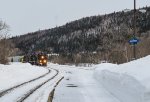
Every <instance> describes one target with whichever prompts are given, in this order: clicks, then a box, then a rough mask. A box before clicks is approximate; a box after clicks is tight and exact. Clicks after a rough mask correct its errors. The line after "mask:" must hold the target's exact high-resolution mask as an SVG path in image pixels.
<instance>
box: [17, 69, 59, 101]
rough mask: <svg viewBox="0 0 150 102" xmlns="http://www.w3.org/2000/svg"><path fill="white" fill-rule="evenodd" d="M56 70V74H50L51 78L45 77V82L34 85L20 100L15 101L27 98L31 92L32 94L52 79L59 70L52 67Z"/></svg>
mask: <svg viewBox="0 0 150 102" xmlns="http://www.w3.org/2000/svg"><path fill="white" fill-rule="evenodd" d="M53 70H55V71H56V74H55V75H54V76H52V77H51V78H49V79H47V80H46V81H45V82H43V83H41V84H40V85H38V86H36V87H35V88H33V89H31V90H30V91H29V92H28V93H26V94H25V95H24V96H23V97H22V98H21V99H20V100H18V101H17V102H23V101H24V100H25V99H27V98H28V97H29V96H30V95H31V94H33V93H34V92H35V91H36V90H37V89H39V88H40V87H42V86H43V85H44V84H46V83H47V82H49V81H50V80H52V79H54V78H55V77H56V76H57V75H58V73H59V71H58V70H56V69H53Z"/></svg>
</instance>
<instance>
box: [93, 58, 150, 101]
mask: <svg viewBox="0 0 150 102" xmlns="http://www.w3.org/2000/svg"><path fill="white" fill-rule="evenodd" d="M149 64H150V56H147V57H144V58H141V59H138V60H135V61H132V62H129V63H125V64H121V65H115V64H108V63H104V64H99V65H97V66H96V70H95V74H94V75H95V78H96V79H97V80H98V81H99V83H100V84H102V85H103V86H104V87H105V88H106V89H107V90H108V91H109V92H110V93H111V94H112V95H114V96H115V97H116V98H118V99H119V100H120V101H121V102H150V66H149Z"/></svg>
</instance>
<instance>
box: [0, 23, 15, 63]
mask: <svg viewBox="0 0 150 102" xmlns="http://www.w3.org/2000/svg"><path fill="white" fill-rule="evenodd" d="M8 32H9V26H8V25H7V24H6V23H5V22H3V21H0V63H2V64H6V63H7V62H8V60H7V58H8V56H10V54H11V52H12V50H11V48H12V47H13V44H12V43H11V42H10V40H8V38H9V34H8Z"/></svg>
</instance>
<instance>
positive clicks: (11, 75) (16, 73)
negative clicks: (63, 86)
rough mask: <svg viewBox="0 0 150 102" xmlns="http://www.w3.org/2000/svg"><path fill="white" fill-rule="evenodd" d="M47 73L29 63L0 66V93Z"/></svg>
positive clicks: (43, 69)
mask: <svg viewBox="0 0 150 102" xmlns="http://www.w3.org/2000/svg"><path fill="white" fill-rule="evenodd" d="M47 72H48V70H46V69H45V68H43V67H38V66H32V65H31V64H29V63H11V65H2V64H0V82H1V84H0V91H2V90H6V89H8V88H10V87H13V86H15V85H18V84H21V83H23V82H26V81H29V80H31V79H34V78H37V77H39V76H41V75H43V74H45V73H47Z"/></svg>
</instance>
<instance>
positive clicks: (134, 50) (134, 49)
mask: <svg viewBox="0 0 150 102" xmlns="http://www.w3.org/2000/svg"><path fill="white" fill-rule="evenodd" d="M135 34H136V0H134V32H133V37H134V38H135ZM133 58H134V59H136V46H135V44H133Z"/></svg>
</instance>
